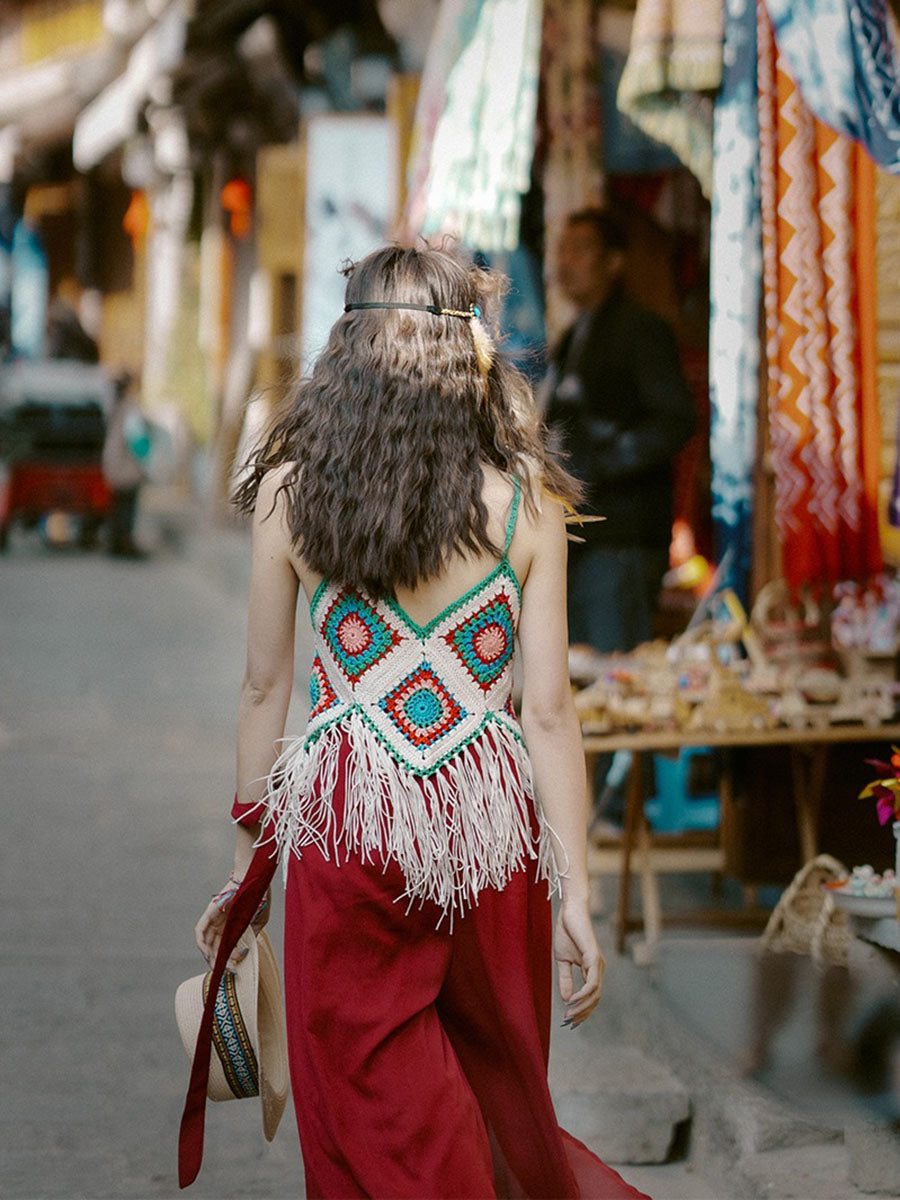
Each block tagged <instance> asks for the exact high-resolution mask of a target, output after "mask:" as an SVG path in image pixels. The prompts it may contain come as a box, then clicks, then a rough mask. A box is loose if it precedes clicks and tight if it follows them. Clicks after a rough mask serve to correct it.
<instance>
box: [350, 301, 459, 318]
mask: <svg viewBox="0 0 900 1200" xmlns="http://www.w3.org/2000/svg"><path fill="white" fill-rule="evenodd" d="M354 308H411V309H414V310H415V311H416V312H429V313H433V314H434V316H436V317H462V318H463V320H464V321H471V320H472V318H473V317H480V316H481V309H480V308H478V306H477V305H475V304H471V305H469V307H468V308H467V309H466V310H465V311H463V310H462V309H459V308H441V307H440V305H438V304H405V303H403V301H401V300H368V301H364V302H361V303H359V304H345V305H344V312H345V313H346V312H352V311H353V309H354Z"/></svg>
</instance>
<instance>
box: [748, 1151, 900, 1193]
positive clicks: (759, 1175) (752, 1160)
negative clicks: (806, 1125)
mask: <svg viewBox="0 0 900 1200" xmlns="http://www.w3.org/2000/svg"><path fill="white" fill-rule="evenodd" d="M732 1179H733V1182H734V1185H735V1187H736V1189H739V1190H736V1191H735V1193H734V1194H736V1195H740V1196H742V1197H746V1198H747V1200H813V1198H815V1200H872V1195H871V1193H870V1192H863V1191H861V1190H860V1189H859V1188H857V1187H856V1186H855V1185H854V1184H853V1183H851V1181H850V1179H849V1155H848V1153H847V1147H846V1146H844V1145H843V1143H841V1142H831V1143H828V1144H827V1145H822V1144H819V1145H809V1146H786V1147H784V1148H783V1149H781V1150H768V1151H765V1152H764V1153H762V1154H748V1155H745V1156H744V1157H743V1158H741V1159H739V1161H738V1162H737V1163H736V1164H735V1166H734V1170H733V1175H732ZM888 1194H889V1195H896V1194H897V1193H896V1187H894V1189H893V1190H891V1191H889V1192H888Z"/></svg>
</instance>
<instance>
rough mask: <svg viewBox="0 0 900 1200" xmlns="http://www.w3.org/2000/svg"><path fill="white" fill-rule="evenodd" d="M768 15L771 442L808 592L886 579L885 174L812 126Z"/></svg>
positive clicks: (762, 83)
mask: <svg viewBox="0 0 900 1200" xmlns="http://www.w3.org/2000/svg"><path fill="white" fill-rule="evenodd" d="M758 11H759V124H760V176H761V192H762V223H763V264H764V266H763V276H764V292H765V309H766V358H767V364H768V412H769V433H770V440H771V445H772V456H773V465H774V470H775V519H776V524H777V527H778V532H779V537H780V541H781V546H782V561H783V569H784V575H785V578H786V579H787V581H788V583H789V584H790V585H791V587H792V588H796V587H798V586H800V585H801V584H804V583H833V582H835V581H836V580H838V579H847V578H861V577H865V576H867V575H870V574H874V573H875V572H877V571H878V570H880V568H881V548H880V546H879V541H878V521H877V503H878V475H879V423H878V401H877V394H876V376H875V372H876V348H875V332H876V325H875V322H876V310H875V303H876V301H875V278H874V254H875V250H874V246H875V222H874V168H873V166H872V164H871V162H870V160H869V159H868V158H867V157H866V155H865V154H864V152H863V151H862V149H861V148H860V147H859V146H857V145H855V144H854V143H853V142H851V141H850V140H849V139H847V138H845V137H842V136H841V135H840V134H838V133H836V132H835V131H834V130H833V129H830V128H828V127H827V126H825V125H823V124H822V123H821V122H820V121H818V120H817V119H816V118H815V117H814V116H813V115H812V113H811V112H810V110H809V109H808V108H807V106H806V104H805V102H804V100H803V98H802V96H801V95H800V92H799V91H798V89H797V87H796V85H795V84H794V81H793V80H792V78H791V77H790V75H789V74H788V71H787V64H786V62H785V60H784V59H783V57H782V55H781V54H780V53H779V52H778V50H777V47H776V45H775V42H774V38H773V35H772V27H771V25H770V23H769V19H768V16H767V14H766V12H765V9H764V6H763V3H762V0H759V5H758Z"/></svg>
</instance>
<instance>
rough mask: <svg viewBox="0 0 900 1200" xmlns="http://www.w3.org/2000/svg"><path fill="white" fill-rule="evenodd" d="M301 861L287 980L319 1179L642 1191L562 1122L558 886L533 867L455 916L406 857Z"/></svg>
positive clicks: (435, 1186)
mask: <svg viewBox="0 0 900 1200" xmlns="http://www.w3.org/2000/svg"><path fill="white" fill-rule="evenodd" d="M383 867H384V864H382V863H381V862H376V863H368V864H367V863H362V862H361V861H360V860H359V858H357V857H352V858H351V859H350V861H348V862H341V863H340V865H338V864H336V863H335V862H334V861H331V862H327V861H326V860H325V859H324V858H323V857H322V855H321V853H320V852H319V850H318V849H317V848H315V847H310V848H309V849H308V850H306V851H305V852H304V855H303V858H302V860H298V859H296V858H292V859H291V862H290V866H289V872H288V881H287V894H286V911H285V955H284V967H285V992H286V1004H287V1022H288V1042H289V1051H290V1062H291V1080H292V1088H293V1094H294V1102H295V1105H296V1109H297V1124H298V1127H299V1130H300V1141H301V1147H302V1152H303V1162H304V1167H305V1172H306V1188H307V1195H308V1196H309V1197H310V1198H314V1197H328V1198H329V1200H337V1198H341V1200H343V1198H349V1197H373V1198H378V1200H386V1198H388V1197H409V1198H415V1200H438V1198H446V1200H450V1198H453V1200H462V1198H465V1197H469V1198H476V1197H477V1198H479V1200H480V1198H485V1197H494V1196H520V1197H554V1198H556V1200H561V1198H563V1197H576V1196H583V1197H588V1198H591V1200H593V1198H600V1197H603V1198H609V1200H619V1198H620V1197H640V1196H642V1195H643V1193H640V1192H637V1191H635V1190H634V1189H633V1188H631V1187H630V1186H629V1185H628V1184H626V1183H625V1182H624V1181H623V1180H622V1179H621V1177H620V1176H619V1175H618V1174H616V1172H615V1171H613V1170H612V1169H611V1168H609V1167H607V1166H605V1164H603V1163H602V1162H600V1160H599V1159H598V1158H596V1156H594V1155H593V1154H591V1152H590V1151H589V1150H587V1148H586V1147H584V1146H583V1145H582V1144H581V1143H580V1142H576V1141H575V1140H574V1139H573V1138H570V1137H569V1136H568V1135H567V1134H565V1133H563V1132H562V1131H561V1130H560V1128H559V1126H558V1125H557V1122H556V1117H555V1115H554V1112H553V1107H552V1104H551V1100H550V1093H549V1090H548V1087H547V1055H548V1049H549V1031H550V988H551V923H550V905H549V901H548V899H547V888H546V884H543V883H536V882H533V881H532V876H533V868H531V870H530V871H524V870H523V871H519V872H518V873H517V874H516V875H514V877H513V878H512V880H511V881H510V883H509V884H508V886H507V887H506V888H504V889H503V891H502V892H496V891H486V892H483V893H482V894H481V895H480V896H479V900H478V904H477V906H476V907H475V908H473V909H471V910H470V911H469V912H467V913H466V915H465V916H464V917H461V918H460V917H457V918H456V920H455V922H454V926H453V931H452V932H451V931H450V928H449V921H448V920H445V921H444V922H443V923H442V925H441V927H440V928H439V929H436V928H435V926H436V924H437V922H438V918H439V916H440V913H439V911H438V910H437V909H436V908H435V907H434V905H432V904H425V905H423V906H422V907H418V906H416V907H413V908H412V909H410V910H409V911H407V909H406V904H405V902H403V901H397V900H396V897H397V896H399V895H400V894H401V893H402V891H403V889H404V880H403V877H402V875H401V874H400V871H399V869H398V868H397V866H396V864H394V863H388V864H387V866H386V867H384V869H383Z"/></svg>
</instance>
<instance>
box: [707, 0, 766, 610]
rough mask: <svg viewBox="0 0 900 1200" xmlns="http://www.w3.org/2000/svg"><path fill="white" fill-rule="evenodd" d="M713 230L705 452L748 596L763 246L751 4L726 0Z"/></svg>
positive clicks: (731, 554) (727, 542)
mask: <svg viewBox="0 0 900 1200" xmlns="http://www.w3.org/2000/svg"><path fill="white" fill-rule="evenodd" d="M713 138H714V155H713V198H712V226H711V231H710V380H709V382H710V406H711V415H710V459H711V465H712V511H713V524H714V530H715V541H716V553H717V557H718V558H719V560H720V561H722V560H723V559H725V558H726V556H727V560H728V571H727V576H728V582H729V584H730V585H731V586H732V587H734V588H735V589H736V590H737V592H738V594H739V595H741V596H742V597H743V598H744V599H746V595H747V583H748V574H749V569H750V554H751V513H752V500H753V471H754V466H755V462H756V450H757V447H756V442H757V437H756V413H757V407H758V403H759V301H760V288H761V277H762V249H761V242H760V238H761V234H760V215H759V131H758V124H757V112H756V3H755V0H726V3H725V55H724V69H723V74H722V87H721V89H720V91H719V95H718V97H717V99H716V105H715V113H714V126H713Z"/></svg>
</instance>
